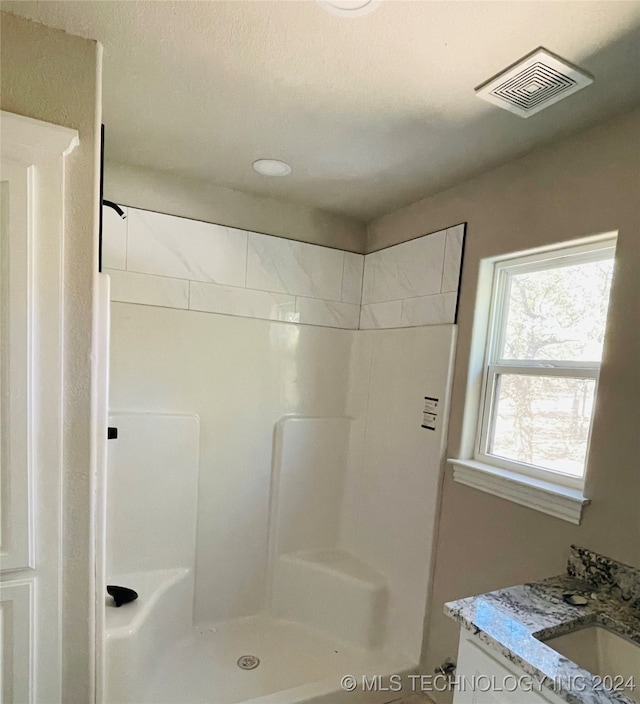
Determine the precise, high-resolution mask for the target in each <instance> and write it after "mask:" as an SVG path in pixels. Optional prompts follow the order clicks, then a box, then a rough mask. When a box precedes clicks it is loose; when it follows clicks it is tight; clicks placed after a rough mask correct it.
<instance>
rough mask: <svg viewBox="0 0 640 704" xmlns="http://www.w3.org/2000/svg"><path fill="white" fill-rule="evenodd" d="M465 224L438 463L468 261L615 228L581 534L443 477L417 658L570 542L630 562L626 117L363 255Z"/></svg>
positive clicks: (460, 381)
mask: <svg viewBox="0 0 640 704" xmlns="http://www.w3.org/2000/svg"><path fill="white" fill-rule="evenodd" d="M461 221H466V222H467V223H468V226H467V240H466V250H465V259H464V264H463V274H462V285H461V291H460V313H459V330H458V346H457V354H456V368H455V373H454V382H453V396H452V406H451V421H450V429H449V456H455V455H456V454H457V453H458V451H459V448H460V442H461V432H462V414H463V407H464V399H465V391H466V382H467V366H468V360H469V352H470V342H471V328H472V324H473V314H474V303H475V295H476V286H477V278H478V265H479V262H480V260H481V259H482V258H484V257H491V256H495V255H500V254H504V253H508V252H514V251H518V250H523V249H526V248H530V247H537V246H541V245H547V244H551V243H554V242H562V241H566V240H570V239H572V238H577V237H582V236H585V235H589V234H592V233H599V232H608V231H612V230H618V231H619V239H618V247H617V253H616V272H615V278H614V282H613V288H612V292H611V304H610V310H609V318H608V323H607V339H606V344H605V351H604V359H603V364H602V372H601V376H600V384H599V388H598V401H597V409H596V416H595V421H594V427H593V435H592V442H591V452H590V458H589V466H588V474H589V481H588V491H587V493H588V494H589V496H590V497H591V498H592V505H591V506H589V507H587V509H586V511H585V514H584V521H583V524H582V525H581V526H574V525H571V524H569V523H566V522H564V521H562V520H559V519H556V518H552V517H550V516H546V515H544V514H542V513H539V512H537V511H533V510H531V509H527V508H524V507H522V506H518V505H516V504H514V503H511V502H509V501H506V500H503V499H499V498H497V497H493V496H490V495H488V494H485V493H482V492H480V491H476V490H474V489H471V488H469V487H466V486H463V485H461V484H457V483H454V482H453V480H452V470H451V468H450V467H448V468H447V470H446V478H445V482H444V489H443V496H442V499H441V515H440V523H439V534H438V540H437V552H436V561H435V575H434V584H433V590H432V598H431V603H430V608H429V616H428V624H427V630H426V633H425V642H424V646H425V647H424V650H423V667H424V668H425V671H426V672H433V669H434V667H435V666H436V665H437V664H439V663H441V662H442V661H443V660H444V658H445V656H447V655H452V656H455V654H456V648H457V633H458V629H457V627H456V625H455V624H454V623H453V622H452V621H450V620H448V619H447V618H446V617H445V616H444V615H443V614H442V605H443V603H444V602H446V601H449V600H451V599H456V598H459V597H463V596H470V595H472V594H477V593H481V592H484V591H487V590H490V589H495V588H498V587H503V586H507V585H510V584H517V583H520V582H523V581H525V580H532V579H537V578H541V577H545V576H549V575H552V574H554V573H559V572H561V571H562V570H563V569H564V564H565V560H566V557H567V552H568V547H569V545H570V544H571V543H577V544H579V545H584V546H587V547H591V548H593V549H595V550H598V551H601V552H603V553H605V554H608V555H610V556H612V557H614V558H617V559H620V560H623V561H625V562H629V563H632V564H634V565H637V566H640V432H639V431H638V429H639V428H640V378H639V375H640V324H639V323H640V319H639V318H640V316H639V307H640V305H639V304H640V277H639V272H640V111H639V110H636V111H634V112H632V113H630V114H627V115H625V116H622V117H619V118H617V119H615V120H613V121H611V122H608V123H605V124H603V125H600V126H598V127H596V128H594V129H591V130H589V131H587V132H584V133H582V134H580V135H578V136H575V137H571V138H569V139H566V140H564V141H562V142H558V143H556V144H555V145H553V146H550V147H549V148H545V149H542V150H538V151H537V152H535V153H532V154H530V155H529V156H527V157H524V158H522V159H519V160H518V161H514V162H512V163H510V164H507V165H505V166H503V167H500V168H498V169H495V170H493V171H491V172H489V173H486V174H484V175H482V176H479V177H477V178H474V179H472V180H470V181H467V182H465V183H463V184H461V185H459V186H456V187H455V188H452V189H450V190H448V191H445V192H443V193H440V194H438V195H435V196H433V197H431V198H426V199H424V200H422V201H419V202H417V203H414V204H413V205H411V206H409V207H407V208H404V209H402V210H400V211H398V212H396V213H392V214H390V215H386V216H384V217H382V218H380V219H378V220H376V221H374V222H372V223H371V224H370V226H369V233H368V251H374V250H376V249H379V248H380V247H384V246H386V245H390V244H395V243H397V242H401V241H403V240H406V239H408V238H411V237H415V236H416V235H422V234H424V233H427V232H432V231H435V230H441V229H442V228H444V227H447V226H449V225H452V224H454V223H458V222H461Z"/></svg>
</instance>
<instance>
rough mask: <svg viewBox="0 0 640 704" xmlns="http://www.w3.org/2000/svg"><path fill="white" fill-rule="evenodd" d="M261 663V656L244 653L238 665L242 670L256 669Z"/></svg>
mask: <svg viewBox="0 0 640 704" xmlns="http://www.w3.org/2000/svg"><path fill="white" fill-rule="evenodd" d="M259 664H260V658H257V657H256V656H255V655H243V656H242V657H240V658H238V667H239V668H240V669H241V670H255V669H256V667H258V665H259Z"/></svg>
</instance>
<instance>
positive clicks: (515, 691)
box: [453, 630, 566, 704]
mask: <svg viewBox="0 0 640 704" xmlns="http://www.w3.org/2000/svg"><path fill="white" fill-rule="evenodd" d="M456 676H457V680H458V687H457V688H456V691H455V693H454V697H453V703H454V704H563V700H561V699H560V698H559V697H557V696H556V695H555V694H553V692H551V691H549V690H548V689H546V688H544V687H540V685H539V684H538V682H536V681H535V679H534V678H533V677H530V676H528V675H527V674H526V673H525V672H524V670H522V669H520V668H519V667H517V666H516V665H514V664H513V663H511V662H509V661H508V660H507V659H506V658H503V657H501V656H499V655H498V654H497V653H494V652H493V651H490V650H489V649H488V647H487V646H485V645H484V644H483V643H482V642H481V641H480V640H479V639H478V638H476V637H474V636H472V635H471V634H469V633H468V632H467V631H464V630H463V631H461V633H460V647H459V649H458V665H457V668H456ZM564 704H566V702H565V703H564Z"/></svg>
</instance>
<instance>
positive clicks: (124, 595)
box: [107, 584, 138, 606]
mask: <svg viewBox="0 0 640 704" xmlns="http://www.w3.org/2000/svg"><path fill="white" fill-rule="evenodd" d="M107 593H108V594H109V596H112V597H113V600H114V601H115V603H116V606H122V605H123V604H128V603H129V602H130V601H135V600H136V599H137V598H138V592H134V591H133V589H129V587H116V586H114V585H112V584H110V585H109V586H108V587H107Z"/></svg>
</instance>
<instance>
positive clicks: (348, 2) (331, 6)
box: [316, 0, 382, 17]
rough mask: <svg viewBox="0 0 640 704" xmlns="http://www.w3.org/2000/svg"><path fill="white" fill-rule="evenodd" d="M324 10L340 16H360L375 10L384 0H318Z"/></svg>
mask: <svg viewBox="0 0 640 704" xmlns="http://www.w3.org/2000/svg"><path fill="white" fill-rule="evenodd" d="M316 2H317V3H318V5H320V7H321V8H322V9H323V10H326V11H327V12H330V13H331V14H332V15H339V16H340V17H360V16H362V15H367V14H369V12H373V11H374V10H375V9H376V8H377V7H378V5H380V3H381V2H382V0H316Z"/></svg>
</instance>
